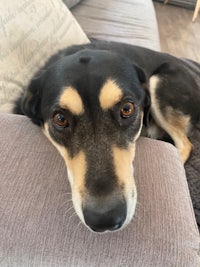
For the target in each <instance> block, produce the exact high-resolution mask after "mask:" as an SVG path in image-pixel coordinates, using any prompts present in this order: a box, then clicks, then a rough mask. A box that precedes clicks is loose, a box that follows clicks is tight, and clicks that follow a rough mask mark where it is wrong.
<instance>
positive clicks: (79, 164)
mask: <svg viewBox="0 0 200 267" xmlns="http://www.w3.org/2000/svg"><path fill="white" fill-rule="evenodd" d="M44 134H45V135H46V137H47V138H48V139H49V140H50V142H51V143H52V144H53V145H54V146H55V147H56V148H57V150H58V151H59V152H60V154H61V156H62V157H63V159H64V161H65V164H66V166H67V171H68V178H69V181H70V184H71V189H72V201H73V204H74V208H75V210H76V213H77V214H78V215H79V217H80V219H81V220H82V222H83V223H84V224H85V220H84V218H83V212H82V194H81V193H83V192H84V190H85V174H86V171H87V163H86V158H85V154H84V152H83V151H80V152H79V153H78V154H77V155H76V156H74V157H73V158H71V157H70V156H69V153H68V151H67V149H66V148H65V147H64V146H62V145H59V144H58V143H56V142H55V141H54V140H53V139H52V138H51V136H50V134H49V127H48V124H47V123H45V125H44Z"/></svg>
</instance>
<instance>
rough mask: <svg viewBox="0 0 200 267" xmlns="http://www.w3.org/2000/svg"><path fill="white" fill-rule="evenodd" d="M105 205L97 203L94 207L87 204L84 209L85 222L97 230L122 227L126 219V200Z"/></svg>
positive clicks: (112, 229)
mask: <svg viewBox="0 0 200 267" xmlns="http://www.w3.org/2000/svg"><path fill="white" fill-rule="evenodd" d="M104 205H105V206H102V205H99V207H98V206H96V205H95V206H94V207H92V208H91V207H88V206H85V207H84V209H83V215H84V219H85V223H86V224H87V225H88V226H89V227H90V228H91V229H92V230H93V231H95V232H104V231H106V230H109V231H114V230H117V229H120V228H121V226H122V225H123V223H124V221H125V219H126V214H127V211H126V210H127V207H126V202H125V201H120V202H118V203H116V204H115V205H111V206H109V204H107V205H106V204H104Z"/></svg>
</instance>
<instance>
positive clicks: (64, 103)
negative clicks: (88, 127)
mask: <svg viewBox="0 0 200 267" xmlns="http://www.w3.org/2000/svg"><path fill="white" fill-rule="evenodd" d="M59 105H60V107H61V108H63V109H67V110H69V111H70V112H71V113H72V114H74V115H81V114H83V112H84V107H83V102H82V100H81V97H80V95H79V94H78V92H77V90H76V89H75V88H73V87H70V86H69V87H65V88H64V91H63V93H62V94H61V96H60V99H59Z"/></svg>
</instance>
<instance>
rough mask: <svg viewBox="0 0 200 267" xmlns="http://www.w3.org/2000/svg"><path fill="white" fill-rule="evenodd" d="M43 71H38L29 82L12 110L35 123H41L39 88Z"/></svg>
mask: <svg viewBox="0 0 200 267" xmlns="http://www.w3.org/2000/svg"><path fill="white" fill-rule="evenodd" d="M43 73H44V72H40V73H38V74H37V75H36V76H35V77H34V78H33V79H32V80H31V82H30V84H29V86H28V87H27V89H25V92H23V94H22V95H21V96H20V98H19V99H18V100H17V101H16V104H15V108H14V112H15V113H19V114H22V115H26V116H28V117H29V118H31V120H32V121H33V122H34V123H35V124H37V125H40V126H41V125H43V118H42V114H41V89H42V84H43V80H44V75H43Z"/></svg>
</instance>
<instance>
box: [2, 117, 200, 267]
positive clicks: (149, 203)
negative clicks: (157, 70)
mask: <svg viewBox="0 0 200 267" xmlns="http://www.w3.org/2000/svg"><path fill="white" fill-rule="evenodd" d="M0 129H1V131H0V151H1V157H0V237H1V238H0V266H2V267H11V266H12V267H27V266H31V267H50V266H51V267H94V266H96V267H105V266H106V267H113V266H115V267H121V266H126V267H138V266H140V267H158V266H159V267H163V266H165V267H172V266H183V267H184V266H185V267H197V266H199V265H198V250H199V235H198V231H197V226H196V223H195V219H194V214H193V210H192V206H191V201H190V197H189V192H188V187H187V183H186V177H185V172H184V169H183V166H182V164H181V162H180V159H179V156H178V154H177V151H176V149H175V148H174V147H173V146H172V145H170V144H166V143H164V142H160V141H155V140H150V139H147V138H141V139H140V140H139V141H138V143H137V151H136V159H135V163H134V166H135V179H136V184H137V188H138V204H137V208H136V214H135V217H134V219H133V220H132V222H131V223H130V224H129V226H128V227H127V228H125V229H124V230H122V231H119V232H115V233H107V234H95V233H92V232H90V231H89V230H88V229H86V227H85V226H84V225H82V223H80V220H79V218H78V217H77V215H76V214H75V212H74V209H73V207H72V202H71V194H70V187H69V183H68V180H67V172H66V167H65V165H64V161H63V160H62V158H61V156H60V155H59V154H58V152H57V151H56V150H55V148H54V147H53V146H52V145H51V144H50V142H49V141H48V140H47V139H46V137H45V136H44V135H43V134H42V132H41V129H40V128H39V127H37V126H35V125H33V124H32V123H31V122H30V121H29V119H28V118H25V117H23V116H19V115H8V114H7V115H5V114H1V115H0Z"/></svg>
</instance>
